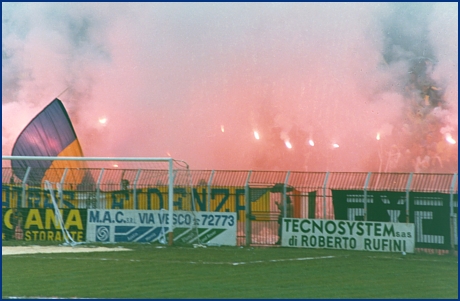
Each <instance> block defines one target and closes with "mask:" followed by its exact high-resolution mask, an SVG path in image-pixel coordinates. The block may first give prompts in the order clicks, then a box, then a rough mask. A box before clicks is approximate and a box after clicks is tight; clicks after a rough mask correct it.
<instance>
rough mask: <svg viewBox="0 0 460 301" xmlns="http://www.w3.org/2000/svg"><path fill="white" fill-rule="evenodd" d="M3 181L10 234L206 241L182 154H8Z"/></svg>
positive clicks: (42, 237) (45, 237)
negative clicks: (51, 155) (39, 155)
mask: <svg viewBox="0 0 460 301" xmlns="http://www.w3.org/2000/svg"><path fill="white" fill-rule="evenodd" d="M56 162H58V164H56ZM2 184H3V185H2V194H3V195H5V196H6V197H5V198H4V199H5V200H4V201H3V208H4V209H3V211H4V219H5V218H8V222H6V223H4V225H6V226H3V227H2V228H3V229H2V233H3V236H4V238H5V239H17V240H20V239H22V240H32V241H33V240H41V241H48V240H51V241H60V242H62V243H67V244H76V243H78V242H86V241H88V242H115V243H116V242H147V243H152V242H158V243H163V244H169V245H171V244H173V243H174V244H200V240H199V233H198V232H199V231H198V228H197V222H196V221H197V213H196V211H197V209H198V208H197V204H196V202H195V199H194V195H193V189H192V176H191V172H190V170H189V167H188V164H187V163H186V162H184V161H181V160H175V159H172V158H114V157H110V158H107V157H34V156H31V157H19V156H2ZM8 210H10V211H8ZM6 212H8V214H7V215H6ZM5 215H6V216H5ZM13 224H14V225H13ZM18 227H19V228H20V232H21V231H22V236H21V235H19V236H18V235H15V232H17V228H18Z"/></svg>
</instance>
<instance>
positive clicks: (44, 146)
mask: <svg viewBox="0 0 460 301" xmlns="http://www.w3.org/2000/svg"><path fill="white" fill-rule="evenodd" d="M12 155H13V156H47V157H83V151H82V149H81V146H80V143H79V141H78V139H77V135H76V134H75V130H74V128H73V126H72V123H71V121H70V118H69V115H68V114H67V111H66V109H65V108H64V105H63V104H62V102H61V101H60V100H59V99H57V98H56V99H54V100H53V101H52V102H51V103H50V104H49V105H48V106H46V107H45V108H44V109H43V110H42V111H41V112H40V113H38V114H37V116H35V117H34V119H32V121H31V122H30V123H29V124H28V125H27V126H26V127H25V128H24V130H23V131H22V132H21V134H20V135H19V137H18V138H17V140H16V142H15V144H14V146H13V152H12ZM11 166H12V168H13V172H14V174H15V175H16V176H17V177H19V178H20V179H24V176H25V174H26V170H27V167H30V173H29V175H28V179H27V182H28V183H30V184H32V185H40V184H41V183H42V182H43V181H45V180H48V181H50V182H54V183H56V182H60V181H61V179H62V176H63V174H64V170H65V168H69V170H68V172H67V173H66V176H65V180H64V182H65V183H66V185H65V186H66V188H67V189H69V188H74V189H76V188H77V187H78V186H80V184H82V182H83V181H88V180H92V179H89V178H91V177H90V176H89V174H88V175H86V171H85V169H86V168H87V166H86V163H85V162H83V161H61V160H54V161H41V160H12V162H11ZM88 177H89V178H88ZM85 178H86V179H85ZM91 182H92V181H91ZM39 183H40V184H39Z"/></svg>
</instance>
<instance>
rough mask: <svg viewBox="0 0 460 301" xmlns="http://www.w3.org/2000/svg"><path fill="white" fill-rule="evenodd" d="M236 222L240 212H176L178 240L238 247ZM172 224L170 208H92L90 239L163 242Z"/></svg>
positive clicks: (87, 234) (174, 230)
mask: <svg viewBox="0 0 460 301" xmlns="http://www.w3.org/2000/svg"><path fill="white" fill-rule="evenodd" d="M236 224H237V223H236V213H231V212H195V213H192V212H190V211H174V213H173V233H174V242H182V243H198V242H200V243H203V244H208V245H227V246H236ZM168 225H169V213H168V211H166V210H116V209H89V210H88V218H87V231H86V240H87V241H88V242H155V241H160V242H162V241H167V239H168V234H167V233H168V232H169V228H168ZM194 225H195V226H194Z"/></svg>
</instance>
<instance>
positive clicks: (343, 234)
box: [281, 218, 415, 253]
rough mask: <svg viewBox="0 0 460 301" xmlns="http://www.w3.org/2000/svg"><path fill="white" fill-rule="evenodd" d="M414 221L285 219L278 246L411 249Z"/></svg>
mask: <svg viewBox="0 0 460 301" xmlns="http://www.w3.org/2000/svg"><path fill="white" fill-rule="evenodd" d="M414 233H415V231H414V224H410V223H383V222H365V221H345V220H323V219H298V218H284V219H283V223H282V239H281V245H282V246H285V247H300V248H328V249H342V250H362V251H378V252H407V253H413V252H414V245H415V239H414V236H415V235H414Z"/></svg>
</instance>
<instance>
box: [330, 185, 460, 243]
mask: <svg viewBox="0 0 460 301" xmlns="http://www.w3.org/2000/svg"><path fill="white" fill-rule="evenodd" d="M332 201H333V204H334V214H335V219H336V220H350V221H362V220H364V192H363V191H359V190H358V191H352V190H333V191H332ZM406 208H407V204H406V193H404V192H389V191H369V192H367V220H368V221H381V222H392V223H404V222H406V220H407V218H408V220H409V222H410V223H414V224H415V247H416V248H430V249H444V250H449V249H451V248H452V244H454V245H455V246H456V248H457V245H458V242H457V232H456V229H457V221H458V216H457V212H458V195H457V194H456V195H454V198H453V202H452V203H451V201H450V195H449V194H442V193H421V192H410V194H409V204H408V208H409V212H408V213H409V216H407V213H406ZM451 210H452V212H453V217H454V218H453V221H452V219H451V214H450V213H451ZM451 222H453V223H455V225H453V226H452V225H451ZM451 238H453V239H454V241H452V240H451Z"/></svg>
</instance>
